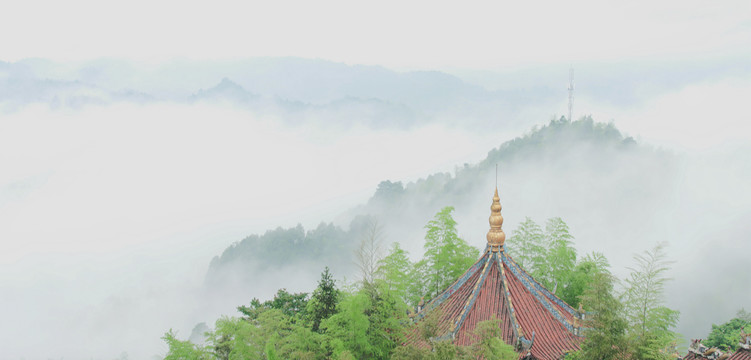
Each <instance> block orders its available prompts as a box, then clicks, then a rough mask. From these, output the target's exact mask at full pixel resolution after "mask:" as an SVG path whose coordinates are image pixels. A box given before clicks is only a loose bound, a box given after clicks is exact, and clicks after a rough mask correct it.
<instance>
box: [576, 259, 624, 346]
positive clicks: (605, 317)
mask: <svg viewBox="0 0 751 360" xmlns="http://www.w3.org/2000/svg"><path fill="white" fill-rule="evenodd" d="M614 282H615V278H614V277H613V276H612V275H610V274H609V273H608V272H607V271H595V272H594V273H593V276H592V279H591V283H590V284H589V286H587V287H586V289H585V290H584V293H583V295H582V296H581V301H582V304H583V306H584V308H585V309H588V310H590V311H591V312H590V313H589V314H588V315H585V321H584V324H583V325H584V328H585V330H584V335H585V336H586V339H585V340H584V342H583V343H582V344H581V350H580V351H578V352H576V353H573V354H571V355H569V356H567V357H566V359H569V358H570V359H577V360H579V359H581V360H609V359H617V360H622V359H627V358H628V354H629V353H630V345H629V343H628V341H627V339H626V327H627V325H628V323H627V322H626V319H624V318H623V316H622V313H623V305H622V304H621V302H620V301H619V300H618V299H617V298H616V297H615V295H614V293H613V284H614Z"/></svg>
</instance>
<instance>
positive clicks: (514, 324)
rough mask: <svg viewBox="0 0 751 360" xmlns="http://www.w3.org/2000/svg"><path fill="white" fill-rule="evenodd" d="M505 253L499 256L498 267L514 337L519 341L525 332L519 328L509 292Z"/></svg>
mask: <svg viewBox="0 0 751 360" xmlns="http://www.w3.org/2000/svg"><path fill="white" fill-rule="evenodd" d="M502 257H503V252H501V255H500V256H498V260H497V261H498V267H499V268H500V270H501V287H502V288H503V296H505V297H506V306H507V307H508V313H509V317H510V318H511V327H512V329H514V335H515V336H516V338H517V339H522V338H524V330H523V329H522V328H521V326H519V321H517V319H516V310H514V304H513V303H512V302H511V291H510V290H509V287H508V283H507V282H506V270H505V269H504V268H503V261H502V260H501V258H502Z"/></svg>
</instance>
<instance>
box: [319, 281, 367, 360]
mask: <svg viewBox="0 0 751 360" xmlns="http://www.w3.org/2000/svg"><path fill="white" fill-rule="evenodd" d="M370 306H371V304H370V299H369V298H368V296H367V294H364V293H356V294H345V295H344V296H343V298H342V301H341V303H340V304H339V312H337V313H336V314H334V315H332V316H331V317H329V318H327V319H325V320H324V321H323V322H322V324H321V328H322V329H323V330H324V331H325V333H326V335H327V336H329V337H331V338H332V340H331V341H330V344H331V348H332V351H333V354H334V357H339V356H340V354H341V353H343V352H344V351H347V352H350V353H351V354H352V355H353V356H354V357H355V358H356V359H365V358H370V357H372V356H373V350H374V349H373V347H372V345H371V344H370V343H369V341H368V336H367V333H368V327H369V326H370V322H369V321H368V316H367V315H366V314H365V309H367V308H369V307H370Z"/></svg>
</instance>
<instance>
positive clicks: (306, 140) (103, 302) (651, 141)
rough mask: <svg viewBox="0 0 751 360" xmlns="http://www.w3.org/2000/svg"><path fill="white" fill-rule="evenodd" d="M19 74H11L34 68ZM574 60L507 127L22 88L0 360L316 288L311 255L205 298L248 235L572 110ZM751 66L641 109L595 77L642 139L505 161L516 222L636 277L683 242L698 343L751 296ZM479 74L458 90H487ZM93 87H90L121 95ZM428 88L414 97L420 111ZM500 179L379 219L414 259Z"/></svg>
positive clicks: (149, 343)
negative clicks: (626, 148)
mask: <svg viewBox="0 0 751 360" xmlns="http://www.w3.org/2000/svg"><path fill="white" fill-rule="evenodd" d="M558 68H560V67H558ZM616 70H617V69H616ZM13 71H15V70H13ZM580 71H581V72H586V69H582V70H580ZM9 73H10V74H11V75H9V76H7V77H6V79H10V78H13V77H14V76H16V77H17V74H16V73H13V72H12V71H11V72H9ZM565 75H566V74H565V72H564V73H563V74H562V76H560V77H561V78H562V80H564V81H561V83H562V85H561V86H560V89H561V91H560V92H559V100H555V101H553V102H552V103H551V102H549V101H548V99H549V94H548V93H547V92H546V91H538V92H532V97H531V100H530V101H529V103H530V104H534V103H535V99H540V101H541V103H544V104H548V105H546V107H545V108H543V109H533V107H534V106H533V105H525V106H521V108H519V109H515V110H514V111H508V110H506V111H507V112H506V114H508V116H509V117H516V119H519V120H518V121H511V122H509V123H504V122H503V121H502V120H501V121H498V120H486V121H467V122H466V123H462V122H456V121H442V117H440V116H428V117H426V119H427V120H424V121H420V122H415V123H413V124H411V125H410V126H386V127H382V126H380V127H379V126H376V125H375V124H374V123H373V122H372V121H360V120H359V119H361V118H358V117H356V116H354V117H353V116H352V115H353V114H357V113H358V112H360V111H363V109H362V108H358V107H355V108H354V110H352V111H349V112H343V113H342V112H335V111H326V112H316V111H304V112H302V113H294V112H288V111H286V110H284V109H282V110H279V109H278V108H275V107H271V108H269V107H257V106H255V105H253V106H246V105H244V104H242V103H238V102H237V101H233V100H232V98H227V97H226V96H224V97H219V98H211V99H205V100H201V101H197V102H188V101H180V100H179V97H170V96H166V95H164V94H165V93H159V92H156V95H152V96H151V100H149V101H146V102H143V101H140V100H133V99H132V98H128V99H119V98H111V97H107V96H105V97H103V98H100V100H101V101H93V102H92V101H83V102H76V101H68V100H65V99H72V98H73V97H75V96H79V95H76V94H79V93H76V92H75V91H77V90H75V91H74V92H73V93H72V92H71V90H70V89H69V88H65V87H63V88H62V89H59V88H56V89H53V90H51V91H52V93H51V94H52V95H50V96H48V97H46V98H44V97H42V98H38V97H36V98H34V97H32V98H24V97H22V96H21V95H19V96H16V97H15V98H13V97H11V98H6V100H5V101H4V102H3V104H2V105H3V106H4V109H5V112H4V113H3V115H2V120H1V121H0V167H1V168H2V169H3V171H2V172H1V173H0V239H2V252H1V253H0V267H2V271H0V290H1V291H0V293H1V294H2V297H1V298H0V301H1V303H0V318H1V319H3V322H4V323H5V324H11V325H10V326H3V327H1V329H2V330H0V337H2V338H3V339H5V340H4V343H5V344H4V345H3V349H4V350H3V356H2V357H3V358H9V359H11V358H26V359H42V358H56V357H66V358H73V359H83V358H87V359H88V358H96V359H111V358H115V357H119V356H122V355H123V354H127V356H128V357H129V358H130V359H150V358H152V357H154V356H159V355H163V354H164V352H165V351H166V347H165V345H163V343H162V342H161V340H160V339H159V338H160V336H161V335H162V334H163V333H164V332H165V331H167V330H168V329H170V328H172V329H176V330H178V332H179V334H180V336H181V337H183V338H187V337H188V336H189V335H190V331H191V329H192V328H193V326H194V325H195V324H197V323H199V322H206V323H208V324H211V323H213V321H214V320H215V319H216V318H217V317H218V316H220V315H223V314H224V315H232V314H234V312H235V310H234V308H235V307H236V306H238V305H240V304H243V303H247V302H248V301H249V300H250V299H251V298H252V297H259V298H262V299H263V298H268V297H270V296H271V295H272V294H273V293H274V292H275V291H276V289H278V288H281V287H286V288H288V289H290V290H292V291H310V290H311V288H312V287H313V286H314V285H315V279H316V278H317V274H311V273H305V272H301V271H300V270H295V266H294V264H290V266H286V267H283V269H282V270H279V271H276V272H274V273H272V274H268V276H264V277H265V278H266V279H267V280H266V281H264V282H260V283H254V284H253V285H252V286H237V287H234V288H229V289H223V290H221V291H215V292H212V293H207V292H206V291H205V289H204V288H203V280H204V277H205V276H206V271H207V269H208V264H209V261H210V260H211V259H212V258H213V257H214V256H217V255H219V254H221V252H222V251H223V250H224V249H225V248H226V247H227V246H228V245H230V244H231V243H233V242H235V241H238V240H240V239H242V238H244V237H245V236H247V235H249V234H252V233H263V232H264V231H266V230H268V229H272V228H276V227H278V226H283V227H291V226H294V225H296V224H298V223H301V224H303V225H304V226H305V227H306V228H308V229H310V228H313V227H315V226H316V225H317V224H318V223H319V222H321V221H326V222H328V221H337V223H340V224H342V225H343V226H346V224H347V222H346V219H344V218H342V217H341V216H342V215H341V214H343V213H345V212H347V211H348V210H349V209H352V208H355V207H357V206H359V205H361V204H364V203H366V202H367V201H368V199H369V198H370V196H371V195H372V194H373V192H374V191H375V188H376V185H377V184H378V183H379V182H380V181H382V180H386V179H390V180H393V181H402V182H404V183H405V184H407V183H410V182H413V181H417V180H418V179H419V178H422V177H425V176H427V175H430V174H432V173H436V172H448V173H453V172H454V171H455V168H456V167H457V166H459V167H461V166H462V164H465V163H470V164H474V163H477V162H479V161H480V160H482V159H484V157H485V156H486V154H487V152H488V151H489V150H490V149H492V148H495V147H497V146H498V145H500V144H501V143H502V142H504V141H507V140H510V139H512V138H513V137H515V136H519V135H522V134H523V133H524V132H525V131H528V129H529V128H530V127H531V126H532V125H544V124H545V123H546V122H547V121H548V119H549V118H550V117H551V116H555V114H556V113H561V112H563V111H564V109H565ZM736 75H738V74H736ZM34 76H39V75H38V73H37V74H36V75H34ZM34 76H32V77H31V78H36V77H34ZM47 76H50V75H49V74H47ZM117 76H118V73H117V72H115V73H114V74H113V75H112V76H111V77H117ZM43 79H48V80H49V78H43ZM220 80H221V78H219V77H218V76H217V78H216V79H214V80H213V81H207V83H209V84H216V83H219V82H220ZM748 80H749V77H748V73H741V74H739V75H738V76H732V77H728V76H723V75H722V74H721V75H716V76H713V77H712V78H711V79H709V80H706V79H705V80H703V81H701V82H695V83H690V84H688V85H685V86H684V85H679V86H675V87H672V88H668V89H664V90H661V91H659V92H658V94H657V95H655V96H654V97H652V98H650V99H647V100H645V101H643V102H638V103H637V104H633V103H628V104H619V103H618V101H610V102H607V101H601V100H600V99H599V98H598V96H597V95H596V94H592V95H591V96H590V95H588V94H587V91H586V90H584V91H582V93H583V94H582V95H581V96H579V97H577V102H576V108H575V109H576V111H575V113H576V114H593V116H594V117H595V120H598V121H613V122H614V124H615V125H616V126H618V127H619V128H620V129H621V130H622V131H624V132H625V133H626V134H627V135H630V136H634V137H635V138H637V139H638V141H639V146H641V147H643V148H644V149H645V150H642V151H640V152H637V153H630V154H625V153H624V154H622V153H620V152H617V151H616V152H613V153H611V154H600V153H593V151H592V149H591V148H589V145H587V144H582V145H581V146H572V147H571V148H569V149H568V150H567V151H565V152H563V153H560V154H558V155H556V156H554V157H550V156H548V155H545V156H547V157H545V156H543V158H541V159H537V160H534V161H530V162H527V163H525V162H516V163H509V164H504V163H501V164H499V167H500V171H499V184H500V190H501V202H502V204H503V205H504V217H505V218H506V223H505V225H504V228H505V229H507V232H511V230H512V229H513V228H514V227H515V225H516V224H518V223H519V222H520V221H522V220H523V218H524V217H525V216H530V217H532V218H533V219H535V220H536V221H538V222H542V221H544V220H545V219H546V218H549V217H553V216H561V217H563V218H564V220H566V221H567V222H568V223H569V225H570V226H571V231H572V233H573V234H574V236H575V237H576V246H577V248H578V250H579V252H580V254H583V253H586V252H590V251H600V252H603V253H605V255H606V256H607V257H608V258H609V259H610V261H611V263H612V264H613V271H614V272H615V273H616V274H618V275H620V276H623V275H625V274H626V270H625V268H626V266H628V265H630V256H631V255H632V254H633V253H636V252H640V251H643V250H645V249H647V248H649V247H651V246H652V245H654V244H655V243H656V242H658V241H668V243H669V244H670V247H669V250H670V257H671V259H672V260H674V261H675V264H674V268H673V271H672V273H671V275H672V276H673V277H674V278H675V281H674V282H672V283H671V286H670V287H669V293H668V297H667V300H668V305H669V306H672V307H674V308H677V309H679V310H681V312H682V314H681V324H680V328H679V331H681V332H682V333H683V334H684V335H685V336H687V337H699V336H703V335H704V334H706V333H707V332H708V331H709V324H711V323H713V322H714V323H719V322H723V321H725V320H727V319H729V318H730V317H731V316H732V315H733V314H734V313H735V311H736V310H738V309H739V308H741V307H743V306H745V307H746V308H751V304H749V303H748V300H747V299H749V298H751V293H750V291H751V287H749V286H748V284H750V283H751V281H749V280H750V279H749V276H748V272H747V271H746V269H745V267H746V264H747V261H746V259H745V256H744V255H743V254H748V253H749V250H751V249H749V245H748V242H747V241H745V240H747V239H746V238H747V234H748V231H749V230H751V229H749V225H748V224H749V223H750V222H749V221H748V220H749V216H751V196H750V195H749V194H751V188H749V187H751V185H749V184H751V181H749V180H751V167H749V164H751V159H749V157H750V155H751V146H749V135H748V134H749V131H748V130H749V125H748V121H747V120H748V116H747V111H745V106H746V105H745V103H744V100H745V99H748V98H749V96H750V95H751V92H750V91H751V85H749V84H750V83H751V82H749V81H748ZM57 81H72V82H75V79H68V80H59V79H58V80H57ZM465 81H467V82H466V83H459V85H458V86H464V87H466V86H471V83H469V81H471V79H470V78H465ZM516 81H520V80H516ZM8 84H10V85H8ZM78 85H79V86H83V85H86V84H85V83H79V84H78ZM366 85H367V82H366V83H364V85H361V86H366ZM6 86H13V85H12V83H6ZM86 86H88V85H86ZM97 86H98V87H99V89H100V92H98V93H94V94H93V95H92V93H91V92H87V93H86V94H87V95H86V96H88V98H89V99H90V98H91V97H92V96H94V97H96V96H99V95H97V94H101V93H105V94H107V93H108V92H109V91H110V90H106V89H105V90H101V88H102V86H101V85H97ZM165 86H174V87H176V88H179V86H177V85H175V84H172V85H170V84H169V83H165ZM113 87H115V86H113ZM387 89H388V88H386V90H387ZM141 90H143V92H144V93H146V90H148V89H145V88H144V89H139V91H141ZM181 91H182V92H183V93H184V94H196V93H200V92H199V91H198V89H192V90H191V89H182V90H181ZM332 91H334V92H336V91H342V90H341V89H340V90H337V89H333V90H332ZM32 93H33V92H32ZM174 93H176V92H174ZM16 94H18V93H16ZM342 94H343V95H346V91H344V92H343V93H342ZM289 96H290V97H291V96H292V95H289ZM374 96H375V95H374ZM480 96H483V95H480ZM61 99H63V100H61ZM425 99H427V100H429V101H433V100H430V94H427V95H425ZM307 100H310V99H307ZM329 100H331V99H329ZM419 100H420V99H419V98H418V99H416V100H414V99H413V100H412V101H411V102H410V101H407V102H406V103H405V104H407V105H406V106H412V107H413V108H419V105H415V104H416V103H418V102H419ZM463 101H466V102H468V103H472V102H473V101H475V103H477V102H476V101H478V100H472V99H471V98H470V99H469V100H466V99H465V100H463ZM324 106H325V104H324ZM491 108H492V106H491ZM540 113H547V114H546V115H545V116H544V117H543V116H540V115H539V114H540ZM475 117H477V118H480V116H478V115H475ZM372 119H376V120H377V117H374V118H372ZM372 119H371V120H372ZM332 124H339V125H332ZM494 176H495V174H493V173H490V172H489V173H488V174H486V177H485V179H486V180H484V181H480V182H477V183H476V184H473V187H474V188H473V190H472V191H471V194H470V195H469V196H468V197H464V198H460V197H452V196H447V199H446V200H445V201H443V200H441V201H439V203H440V204H436V205H434V206H433V207H432V208H431V207H425V208H414V209H412V210H410V211H411V212H412V214H413V215H412V216H408V217H405V218H404V219H402V221H401V222H399V221H392V222H389V219H388V218H386V219H384V221H385V226H386V238H385V241H388V242H390V241H400V242H402V243H404V244H405V247H406V248H407V249H409V250H410V251H411V252H412V255H413V257H417V256H419V255H420V253H421V246H422V242H421V239H422V234H421V231H422V226H423V225H424V224H425V222H426V221H427V219H429V218H430V216H432V214H434V213H435V211H437V209H438V208H439V205H440V206H445V205H454V206H456V208H457V210H456V213H455V215H456V218H457V220H458V221H459V229H460V232H461V234H462V236H464V237H465V238H466V239H467V240H468V241H469V242H470V243H471V244H472V245H475V246H478V247H481V246H482V245H483V243H484V233H485V232H486V229H487V207H488V206H489V203H490V196H491V194H492V188H493V179H494ZM467 198H469V199H470V200H467ZM452 201H454V202H455V203H451V202H452ZM345 218H346V216H345ZM349 281H351V279H350V280H349ZM40 344H43V345H41V346H40Z"/></svg>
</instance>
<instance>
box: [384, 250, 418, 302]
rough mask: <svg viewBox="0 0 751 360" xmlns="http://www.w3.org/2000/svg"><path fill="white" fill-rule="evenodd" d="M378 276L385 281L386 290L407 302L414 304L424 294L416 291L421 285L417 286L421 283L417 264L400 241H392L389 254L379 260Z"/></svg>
mask: <svg viewBox="0 0 751 360" xmlns="http://www.w3.org/2000/svg"><path fill="white" fill-rule="evenodd" d="M376 277H377V278H378V279H379V280H380V281H382V282H383V284H384V286H385V287H386V291H388V292H391V293H392V294H393V295H394V296H397V297H399V298H401V299H402V301H404V303H405V304H408V305H410V306H414V305H416V304H417V302H418V301H419V300H420V296H421V295H422V294H421V293H420V292H418V291H416V290H417V289H418V288H419V287H415V284H418V283H419V277H418V274H417V272H416V269H415V264H413V263H412V262H411V261H410V260H409V253H407V251H405V250H404V249H402V248H401V247H400V246H399V243H397V242H395V243H392V244H391V248H390V249H389V254H388V255H386V257H384V258H383V259H381V261H379V263H378V270H377V271H376Z"/></svg>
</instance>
